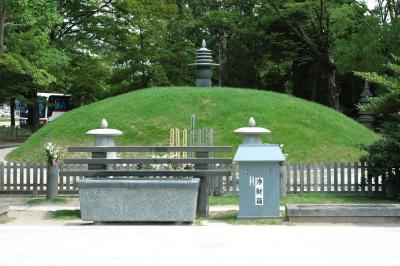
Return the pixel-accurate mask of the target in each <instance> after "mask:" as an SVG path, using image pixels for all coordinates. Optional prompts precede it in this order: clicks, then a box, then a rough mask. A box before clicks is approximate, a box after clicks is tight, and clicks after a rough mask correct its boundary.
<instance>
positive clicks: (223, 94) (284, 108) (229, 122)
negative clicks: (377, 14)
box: [7, 87, 378, 163]
mask: <svg viewBox="0 0 400 266" xmlns="http://www.w3.org/2000/svg"><path fill="white" fill-rule="evenodd" d="M192 114H195V115H196V118H197V120H196V127H197V128H201V127H209V128H211V127H212V128H214V144H215V145H233V151H232V153H231V154H229V155H230V156H232V155H233V154H234V152H235V151H236V148H237V146H238V144H240V143H241V141H242V136H238V135H236V134H234V133H233V130H235V129H237V128H239V127H243V126H246V125H247V122H248V119H249V117H250V116H253V117H254V118H255V120H256V121H257V125H258V126H262V127H266V128H268V129H270V130H271V131H272V135H271V137H268V138H264V141H266V142H272V143H283V144H284V153H287V154H288V157H287V161H288V162H289V163H290V162H300V161H303V162H304V161H323V162H333V161H343V160H357V159H358V158H359V156H360V154H361V151H360V149H359V145H360V144H368V143H370V142H372V141H374V140H376V139H377V138H378V136H377V135H376V134H374V133H373V132H372V131H370V130H369V129H367V128H365V127H363V126H362V125H360V124H358V123H357V122H355V121H354V120H352V119H351V118H348V117H346V116H345V115H343V114H341V113H339V112H336V111H334V110H332V109H330V108H328V107H325V106H322V105H319V104H316V103H312V102H309V101H305V100H302V99H299V98H295V97H292V96H289V95H286V94H278V93H273V92H266V91H257V90H250V89H234V88H202V89H198V88H193V87H166V88H150V89H143V90H138V91H134V92H131V93H127V94H123V95H119V96H116V97H112V98H108V99H105V100H102V101H99V102H96V103H93V104H90V105H87V106H83V107H81V108H77V109H75V110H72V111H70V112H68V113H66V114H65V115H63V116H62V117H60V118H58V119H56V120H55V121H53V122H50V123H49V124H47V125H46V126H44V127H43V128H41V129H40V130H39V131H38V132H36V133H35V134H33V135H32V136H31V137H30V138H29V139H28V140H27V141H26V142H25V143H24V144H23V145H21V146H20V147H19V148H18V149H16V150H14V151H13V152H12V153H11V154H9V155H8V156H7V159H8V160H11V161H27V162H31V161H42V162H44V161H45V158H44V152H43V148H42V146H43V141H44V140H45V139H51V140H52V141H54V142H55V143H57V144H58V145H62V146H63V147H67V146H71V145H73V146H75V145H90V144H93V138H91V137H88V136H85V132H86V131H88V130H90V129H94V128H98V127H99V124H100V121H101V119H102V118H106V119H107V121H108V123H109V127H111V128H117V129H119V130H121V131H123V132H124V135H123V136H121V137H118V138H116V142H117V144H119V145H168V141H169V132H170V128H172V127H173V128H180V129H183V128H189V127H190V116H191V115H192Z"/></svg>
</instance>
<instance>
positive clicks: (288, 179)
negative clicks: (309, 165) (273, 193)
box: [286, 164, 291, 193]
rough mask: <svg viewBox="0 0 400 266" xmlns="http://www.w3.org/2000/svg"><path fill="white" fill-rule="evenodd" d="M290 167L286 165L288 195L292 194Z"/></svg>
mask: <svg viewBox="0 0 400 266" xmlns="http://www.w3.org/2000/svg"><path fill="white" fill-rule="evenodd" d="M290 177H291V175H290V165H289V164H288V165H286V193H290Z"/></svg>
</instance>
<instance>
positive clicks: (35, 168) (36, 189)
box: [32, 163, 38, 198]
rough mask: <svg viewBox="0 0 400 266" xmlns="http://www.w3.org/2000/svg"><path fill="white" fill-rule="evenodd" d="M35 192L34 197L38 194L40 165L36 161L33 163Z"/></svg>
mask: <svg viewBox="0 0 400 266" xmlns="http://www.w3.org/2000/svg"><path fill="white" fill-rule="evenodd" d="M32 168H33V188H32V190H33V192H32V197H33V198H36V197H37V196H38V165H37V164H36V163H35V164H33V167H32Z"/></svg>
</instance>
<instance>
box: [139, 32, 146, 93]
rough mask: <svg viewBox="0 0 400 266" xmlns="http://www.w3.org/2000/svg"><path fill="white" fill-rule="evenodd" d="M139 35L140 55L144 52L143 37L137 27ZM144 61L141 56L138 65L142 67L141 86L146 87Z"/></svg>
mask: <svg viewBox="0 0 400 266" xmlns="http://www.w3.org/2000/svg"><path fill="white" fill-rule="evenodd" d="M139 36H140V52H141V53H142V55H143V54H144V51H143V49H144V40H143V39H144V37H143V32H142V28H139ZM144 64H145V63H144V61H143V58H141V60H140V67H141V69H142V87H143V88H146V87H147V83H146V70H145V65H144Z"/></svg>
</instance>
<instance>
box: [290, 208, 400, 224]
mask: <svg viewBox="0 0 400 266" xmlns="http://www.w3.org/2000/svg"><path fill="white" fill-rule="evenodd" d="M286 213H287V216H288V218H289V221H291V222H333V223H340V222H346V223H347V222H348V223H393V222H394V223H398V222H400V204H286Z"/></svg>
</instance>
